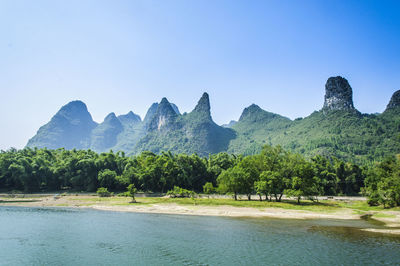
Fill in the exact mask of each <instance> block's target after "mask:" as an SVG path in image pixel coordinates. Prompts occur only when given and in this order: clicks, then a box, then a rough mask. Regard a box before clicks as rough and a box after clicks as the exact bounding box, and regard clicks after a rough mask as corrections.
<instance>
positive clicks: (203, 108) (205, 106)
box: [192, 92, 211, 119]
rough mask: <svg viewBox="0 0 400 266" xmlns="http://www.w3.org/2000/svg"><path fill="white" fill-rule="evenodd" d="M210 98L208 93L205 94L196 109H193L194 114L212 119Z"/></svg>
mask: <svg viewBox="0 0 400 266" xmlns="http://www.w3.org/2000/svg"><path fill="white" fill-rule="evenodd" d="M210 109H211V107H210V98H209V96H208V93H207V92H205V93H203V95H202V96H201V98H200V100H199V101H198V103H197V105H196V107H195V108H194V109H193V111H192V113H198V114H202V115H205V117H206V118H209V119H211V112H210Z"/></svg>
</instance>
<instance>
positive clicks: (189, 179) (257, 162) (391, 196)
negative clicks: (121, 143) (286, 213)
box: [0, 146, 400, 206]
mask: <svg viewBox="0 0 400 266" xmlns="http://www.w3.org/2000/svg"><path fill="white" fill-rule="evenodd" d="M399 160H400V158H399V157H393V158H392V157H390V158H388V159H386V160H384V161H383V162H382V163H378V164H376V165H370V166H359V165H357V164H354V163H351V162H344V161H342V160H339V159H337V158H326V157H323V156H320V155H317V156H315V157H313V158H311V159H306V158H305V157H303V156H301V155H299V154H296V153H291V152H288V151H285V150H283V149H282V148H281V147H280V146H276V147H271V146H264V147H263V149H262V150H261V152H260V153H258V154H256V155H248V156H243V155H233V154H228V153H218V154H213V155H209V156H208V157H200V156H198V155H196V154H192V155H187V154H172V153H171V152H162V153H161V154H154V153H152V152H142V153H141V154H139V155H137V156H126V155H125V153H123V152H116V153H114V152H113V151H110V152H107V153H100V154H98V153H96V152H94V151H92V150H65V149H57V150H48V149H30V148H25V149H22V150H16V149H10V150H8V151H1V152H0V190H2V191H11V190H17V191H23V192H45V191H59V190H71V191H96V190H97V189H98V188H100V187H104V188H107V189H108V190H110V191H124V190H126V188H127V186H128V185H130V184H133V185H134V187H136V188H137V189H138V190H140V191H146V192H162V193H165V192H167V191H169V190H173V189H174V187H179V188H183V189H186V190H190V191H195V192H203V190H204V192H207V193H211V192H216V193H222V194H231V195H232V196H233V197H234V198H235V199H237V195H238V194H245V195H248V197H249V198H250V195H252V194H255V193H256V194H258V195H259V196H260V200H261V199H268V200H275V201H281V199H282V196H283V195H284V194H285V195H288V196H292V197H295V198H297V200H298V201H300V199H301V198H302V197H303V198H304V197H306V198H310V199H313V197H314V196H317V195H327V196H335V195H359V194H360V193H361V192H362V193H366V194H367V195H369V203H370V204H372V205H373V204H375V205H376V204H383V205H384V206H397V205H400V181H399V174H400V163H399Z"/></svg>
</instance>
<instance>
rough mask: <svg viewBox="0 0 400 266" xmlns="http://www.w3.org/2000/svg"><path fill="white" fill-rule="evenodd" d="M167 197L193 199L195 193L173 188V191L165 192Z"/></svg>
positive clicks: (176, 187)
mask: <svg viewBox="0 0 400 266" xmlns="http://www.w3.org/2000/svg"><path fill="white" fill-rule="evenodd" d="M167 195H168V196H170V197H171V198H189V197H192V198H193V197H194V196H195V195H196V193H195V192H194V191H191V190H187V189H184V188H181V187H178V186H174V189H172V190H169V191H168V192H167Z"/></svg>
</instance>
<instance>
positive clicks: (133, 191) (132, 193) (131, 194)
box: [127, 184, 137, 203]
mask: <svg viewBox="0 0 400 266" xmlns="http://www.w3.org/2000/svg"><path fill="white" fill-rule="evenodd" d="M127 189H128V195H129V197H131V198H132V200H131V203H135V202H136V199H135V194H136V191H137V190H136V188H135V185H134V184H130V185H129V186H128V187H127Z"/></svg>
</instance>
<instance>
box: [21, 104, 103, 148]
mask: <svg viewBox="0 0 400 266" xmlns="http://www.w3.org/2000/svg"><path fill="white" fill-rule="evenodd" d="M96 126H97V123H96V122H94V121H93V119H92V116H91V115H90V113H89V112H88V109H87V107H86V104H84V103H83V102H81V101H72V102H70V103H68V104H67V105H64V106H63V107H61V109H60V110H59V111H58V112H57V113H56V114H55V115H54V116H53V117H52V118H51V120H50V122H48V123H47V124H45V125H44V126H42V127H41V128H39V130H38V132H37V134H36V135H35V136H34V137H33V138H31V139H30V140H29V141H28V144H27V146H28V147H38V148H44V147H47V148H49V149H57V148H60V147H64V148H66V149H73V148H76V149H87V148H89V147H90V139H91V132H92V130H93V129H94V128H95V127H96Z"/></svg>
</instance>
